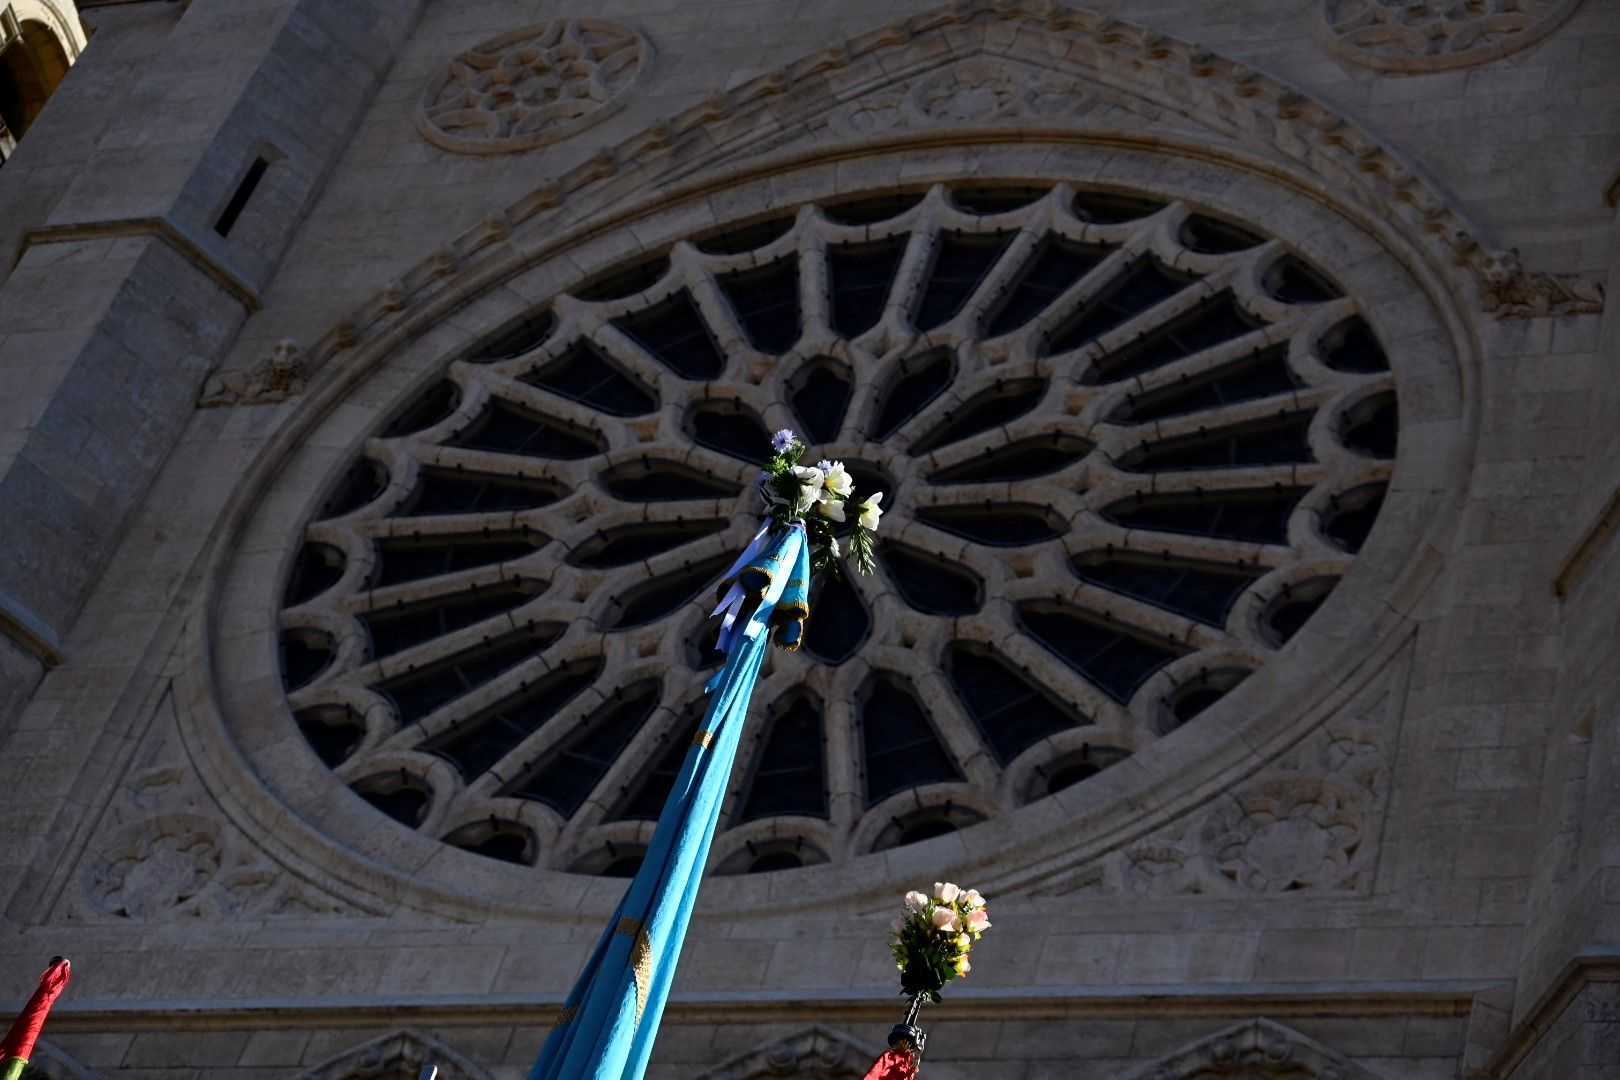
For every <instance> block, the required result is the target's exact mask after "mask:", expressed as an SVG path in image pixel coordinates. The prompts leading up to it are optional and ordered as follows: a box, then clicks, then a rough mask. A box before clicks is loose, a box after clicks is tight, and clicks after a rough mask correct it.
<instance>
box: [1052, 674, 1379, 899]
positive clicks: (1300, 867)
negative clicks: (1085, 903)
mask: <svg viewBox="0 0 1620 1080" xmlns="http://www.w3.org/2000/svg"><path fill="white" fill-rule="evenodd" d="M1391 668H1392V670H1391V671H1390V673H1389V677H1388V678H1386V679H1385V680H1383V681H1382V685H1383V686H1385V687H1387V689H1383V690H1380V691H1378V692H1376V693H1375V694H1374V695H1373V700H1372V702H1371V704H1370V705H1367V706H1364V707H1362V708H1352V709H1349V710H1346V712H1345V713H1344V714H1343V715H1341V716H1338V717H1335V718H1333V719H1331V720H1329V721H1328V722H1327V723H1325V724H1323V725H1322V726H1321V727H1319V728H1317V729H1316V730H1315V731H1313V732H1312V733H1311V734H1310V735H1309V736H1307V737H1306V738H1305V739H1304V740H1303V741H1302V742H1301V743H1299V744H1298V745H1297V746H1295V747H1293V748H1292V749H1290V750H1289V751H1288V752H1287V753H1285V754H1283V755H1282V756H1281V757H1279V758H1277V759H1276V760H1274V761H1272V762H1271V763H1269V764H1268V765H1267V766H1266V767H1265V768H1264V769H1262V770H1260V771H1259V772H1258V773H1256V774H1255V775H1254V776H1252V777H1250V778H1249V779H1247V780H1245V781H1243V782H1242V783H1239V784H1237V785H1235V786H1234V787H1233V788H1232V790H1231V791H1229V792H1226V793H1224V794H1222V795H1220V796H1217V797H1216V798H1215V799H1214V800H1212V801H1211V802H1209V803H1206V804H1205V805H1204V806H1202V807H1200V808H1199V809H1197V810H1195V811H1194V812H1192V813H1191V814H1188V815H1187V816H1186V817H1185V818H1182V819H1181V820H1179V821H1177V822H1175V823H1174V824H1172V825H1169V826H1167V827H1165V828H1162V829H1160V830H1158V831H1157V832H1155V833H1152V834H1151V835H1149V836H1146V837H1144V838H1142V839H1140V840H1137V841H1134V842H1132V843H1130V844H1127V845H1126V846H1125V847H1123V848H1121V849H1120V850H1117V851H1114V852H1111V853H1110V854H1108V855H1106V856H1104V857H1103V858H1101V859H1098V860H1096V861H1094V862H1091V863H1089V864H1087V865H1085V866H1082V867H1080V868H1078V869H1077V870H1074V871H1070V872H1067V873H1064V874H1060V875H1057V876H1055V877H1054V878H1053V879H1052V880H1051V881H1049V882H1047V883H1045V884H1043V885H1041V886H1039V887H1037V888H1035V889H1033V890H1032V892H1034V893H1035V894H1036V895H1043V896H1051V895H1071V894H1087V895H1105V894H1112V893H1118V894H1126V895H1131V896H1177V895H1180V896H1192V895H1210V896H1244V895H1270V896H1273V897H1275V896H1278V895H1282V894H1286V895H1290V896H1293V895H1299V894H1301V893H1319V894H1320V893H1328V894H1333V893H1359V892H1365V891H1366V890H1367V889H1369V888H1370V887H1371V885H1372V871H1373V868H1374V867H1375V865H1376V863H1377V859H1378V847H1379V837H1380V834H1381V832H1382V826H1383V820H1384V813H1385V811H1386V809H1387V806H1388V801H1389V792H1390V787H1391V784H1392V782H1393V777H1392V775H1391V772H1392V768H1393V758H1394V751H1395V742H1396V739H1397V736H1398V734H1399V730H1400V715H1401V708H1402V694H1403V687H1404V681H1405V669H1406V661H1405V660H1404V659H1403V660H1400V661H1398V662H1396V663H1394V664H1392V665H1391Z"/></svg>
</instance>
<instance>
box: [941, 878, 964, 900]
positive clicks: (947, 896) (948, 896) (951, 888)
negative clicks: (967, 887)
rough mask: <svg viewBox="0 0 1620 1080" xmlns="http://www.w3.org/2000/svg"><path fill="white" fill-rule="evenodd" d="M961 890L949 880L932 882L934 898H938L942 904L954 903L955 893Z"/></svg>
mask: <svg viewBox="0 0 1620 1080" xmlns="http://www.w3.org/2000/svg"><path fill="white" fill-rule="evenodd" d="M961 891H962V890H960V889H958V888H957V887H956V886H955V885H953V884H951V883H950V882H949V881H936V882H934V899H935V900H938V901H939V902H940V903H942V904H950V903H954V902H955V900H956V894H957V893H959V892H961Z"/></svg>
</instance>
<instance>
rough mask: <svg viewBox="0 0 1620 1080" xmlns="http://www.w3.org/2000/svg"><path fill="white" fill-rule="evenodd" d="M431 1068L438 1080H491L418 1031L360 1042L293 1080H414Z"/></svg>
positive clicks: (482, 1070) (429, 1036) (479, 1069)
mask: <svg viewBox="0 0 1620 1080" xmlns="http://www.w3.org/2000/svg"><path fill="white" fill-rule="evenodd" d="M424 1065H435V1066H437V1067H438V1070H439V1080H491V1078H490V1073H489V1071H488V1070H487V1069H484V1068H482V1067H480V1066H478V1065H475V1064H473V1063H472V1062H471V1061H468V1060H467V1059H466V1058H465V1057H463V1056H462V1055H461V1054H458V1053H457V1052H456V1051H454V1050H452V1049H450V1047H449V1046H447V1045H445V1044H444V1043H442V1042H440V1041H439V1040H438V1039H435V1038H434V1037H433V1036H431V1035H427V1034H424V1033H423V1032H420V1031H411V1030H409V1029H407V1030H404V1031H396V1032H394V1033H393V1034H392V1035H384V1036H382V1037H381V1038H379V1039H373V1040H371V1041H370V1042H367V1043H362V1044H361V1045H359V1046H355V1047H352V1048H350V1049H348V1050H345V1051H343V1052H342V1053H341V1054H337V1055H335V1056H333V1057H330V1058H328V1059H327V1060H325V1061H323V1062H321V1063H320V1064H319V1065H316V1066H314V1067H313V1068H310V1069H306V1070H304V1071H303V1072H301V1073H299V1074H298V1075H297V1076H296V1077H295V1078H294V1080H416V1077H417V1076H418V1075H419V1074H420V1073H421V1070H422V1066H424Z"/></svg>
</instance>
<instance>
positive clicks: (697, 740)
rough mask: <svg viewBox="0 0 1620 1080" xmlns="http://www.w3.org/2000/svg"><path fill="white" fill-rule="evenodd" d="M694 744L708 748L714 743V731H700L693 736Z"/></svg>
mask: <svg viewBox="0 0 1620 1080" xmlns="http://www.w3.org/2000/svg"><path fill="white" fill-rule="evenodd" d="M692 745H693V746H696V747H700V748H701V749H704V750H707V749H708V748H709V747H711V746H713V745H714V732H712V731H700V732H698V733H697V734H696V735H694V736H693V737H692Z"/></svg>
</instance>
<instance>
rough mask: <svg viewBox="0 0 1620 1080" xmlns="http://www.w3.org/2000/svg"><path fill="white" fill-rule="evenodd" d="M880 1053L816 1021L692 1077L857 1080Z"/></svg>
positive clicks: (709, 1079)
mask: <svg viewBox="0 0 1620 1080" xmlns="http://www.w3.org/2000/svg"><path fill="white" fill-rule="evenodd" d="M879 1053H881V1051H880V1050H878V1049H877V1048H876V1047H873V1046H868V1045H867V1044H865V1043H862V1042H859V1041H857V1040H856V1039H852V1038H850V1037H849V1036H848V1035H846V1034H844V1033H843V1032H841V1031H833V1030H831V1029H829V1028H825V1027H822V1026H820V1025H819V1024H818V1025H815V1026H813V1027H807V1028H804V1029H803V1030H801V1031H795V1032H794V1033H793V1034H791V1035H784V1036H783V1037H782V1038H780V1039H776V1040H774V1041H772V1042H770V1043H767V1044H765V1045H762V1046H758V1047H755V1048H754V1049H752V1050H747V1051H744V1052H743V1053H741V1054H738V1055H737V1056H736V1057H733V1058H730V1059H729V1060H727V1061H725V1062H723V1063H721V1064H719V1065H716V1066H715V1067H714V1068H712V1069H708V1070H705V1071H704V1072H701V1073H698V1074H697V1075H696V1076H694V1077H693V1078H692V1080H766V1078H768V1077H773V1076H794V1077H799V1078H801V1080H858V1078H859V1077H861V1076H864V1075H865V1074H866V1070H867V1069H868V1068H870V1067H871V1064H872V1062H873V1061H875V1060H876V1059H877V1056H878V1054H879Z"/></svg>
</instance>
